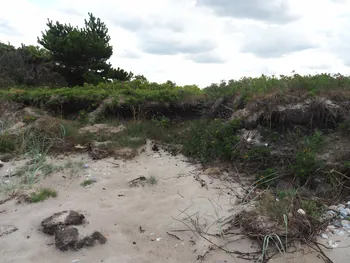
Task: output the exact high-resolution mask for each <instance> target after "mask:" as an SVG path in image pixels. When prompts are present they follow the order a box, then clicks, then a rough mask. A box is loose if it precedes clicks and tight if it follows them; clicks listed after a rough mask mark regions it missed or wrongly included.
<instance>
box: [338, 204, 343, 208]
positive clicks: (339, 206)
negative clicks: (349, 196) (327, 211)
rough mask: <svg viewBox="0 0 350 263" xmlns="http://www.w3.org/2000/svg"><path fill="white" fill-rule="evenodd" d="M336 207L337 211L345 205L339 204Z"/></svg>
mask: <svg viewBox="0 0 350 263" xmlns="http://www.w3.org/2000/svg"><path fill="white" fill-rule="evenodd" d="M337 207H338V208H339V209H340V208H345V205H343V204H339V205H338V206H337Z"/></svg>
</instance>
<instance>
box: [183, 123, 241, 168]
mask: <svg viewBox="0 0 350 263" xmlns="http://www.w3.org/2000/svg"><path fill="white" fill-rule="evenodd" d="M239 128H240V121H239V120H232V121H229V122H222V121H221V120H217V119H215V120H203V121H193V122H191V123H190V125H189V127H188V130H187V132H186V136H185V137H184V138H182V139H183V140H184V141H183V145H184V147H183V153H184V154H185V155H187V156H190V157H194V158H198V159H199V160H201V161H202V162H208V161H213V160H215V159H221V160H232V159H233V158H235V157H236V156H237V155H238V152H237V151H236V149H235V146H236V144H237V143H238V142H239V138H238V137H237V136H236V132H237V130H238V129H239Z"/></svg>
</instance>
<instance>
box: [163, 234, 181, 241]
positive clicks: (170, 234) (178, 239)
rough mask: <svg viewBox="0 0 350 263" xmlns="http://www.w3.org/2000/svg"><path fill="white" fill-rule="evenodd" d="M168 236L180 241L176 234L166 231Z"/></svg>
mask: <svg viewBox="0 0 350 263" xmlns="http://www.w3.org/2000/svg"><path fill="white" fill-rule="evenodd" d="M166 233H167V234H168V235H169V236H172V237H175V238H176V239H177V240H180V241H182V239H180V238H179V237H178V236H177V235H174V234H171V233H169V232H166Z"/></svg>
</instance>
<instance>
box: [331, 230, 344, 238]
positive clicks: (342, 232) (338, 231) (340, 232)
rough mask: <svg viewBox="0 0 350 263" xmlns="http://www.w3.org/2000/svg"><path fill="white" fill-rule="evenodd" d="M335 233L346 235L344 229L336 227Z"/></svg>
mask: <svg viewBox="0 0 350 263" xmlns="http://www.w3.org/2000/svg"><path fill="white" fill-rule="evenodd" d="M333 233H334V234H336V235H337V236H344V235H345V232H344V230H341V229H334V231H333Z"/></svg>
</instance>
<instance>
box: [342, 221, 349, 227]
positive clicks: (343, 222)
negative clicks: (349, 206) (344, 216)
mask: <svg viewBox="0 0 350 263" xmlns="http://www.w3.org/2000/svg"><path fill="white" fill-rule="evenodd" d="M341 225H342V227H346V228H350V221H349V220H342V221H341Z"/></svg>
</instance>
